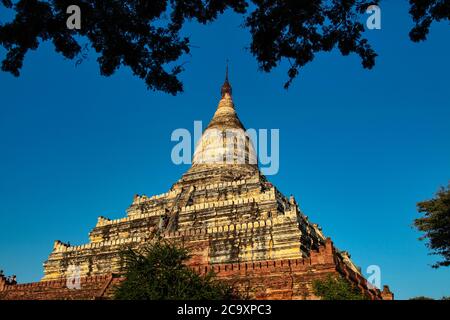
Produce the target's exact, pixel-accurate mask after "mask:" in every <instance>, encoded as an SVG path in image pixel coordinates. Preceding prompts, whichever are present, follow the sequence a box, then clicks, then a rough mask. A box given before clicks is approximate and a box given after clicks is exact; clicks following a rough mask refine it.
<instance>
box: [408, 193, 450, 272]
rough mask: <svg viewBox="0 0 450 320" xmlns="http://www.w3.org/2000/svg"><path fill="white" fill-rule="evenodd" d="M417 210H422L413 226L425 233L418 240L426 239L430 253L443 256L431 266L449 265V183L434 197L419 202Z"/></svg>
mask: <svg viewBox="0 0 450 320" xmlns="http://www.w3.org/2000/svg"><path fill="white" fill-rule="evenodd" d="M417 208H418V211H419V212H424V213H425V215H424V216H423V217H422V218H418V219H415V220H414V226H415V227H416V228H417V229H418V230H419V231H422V232H424V233H425V234H424V235H423V236H422V237H421V238H420V240H424V239H427V240H428V243H427V246H428V247H429V248H430V249H431V254H435V255H440V256H442V257H443V258H444V260H443V261H439V262H437V263H435V264H434V265H433V268H439V267H442V266H445V267H447V266H449V265H450V185H449V186H448V187H447V188H441V189H440V190H439V191H438V192H437V194H436V197H435V198H433V199H431V200H428V201H423V202H419V203H418V204H417Z"/></svg>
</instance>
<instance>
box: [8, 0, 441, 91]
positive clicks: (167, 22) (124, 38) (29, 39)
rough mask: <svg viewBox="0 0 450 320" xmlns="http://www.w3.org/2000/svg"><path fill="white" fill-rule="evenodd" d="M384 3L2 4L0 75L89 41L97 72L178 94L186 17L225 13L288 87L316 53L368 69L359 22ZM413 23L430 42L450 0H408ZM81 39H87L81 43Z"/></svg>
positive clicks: (73, 52)
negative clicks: (127, 73)
mask: <svg viewBox="0 0 450 320" xmlns="http://www.w3.org/2000/svg"><path fill="white" fill-rule="evenodd" d="M379 2H380V0H208V1H206V0H153V1H146V0H108V1H106V0H47V1H44V0H18V1H17V2H16V3H15V4H13V3H12V1H11V0H0V6H2V5H3V6H4V7H6V8H10V9H12V10H14V12H15V18H14V19H13V20H12V21H11V22H8V23H4V24H0V45H1V46H3V47H4V48H5V49H6V50H7V54H6V57H5V59H4V60H3V62H2V66H1V68H2V70H3V71H6V72H10V73H12V74H13V75H15V76H19V74H20V70H21V68H22V65H23V61H24V58H25V55H26V54H27V53H28V51H29V50H36V49H37V48H38V47H39V45H40V43H41V42H44V41H51V42H53V45H54V46H55V51H56V52H58V53H60V54H62V55H63V56H64V57H66V58H68V59H76V60H77V61H82V57H83V56H84V55H85V54H86V53H85V52H84V51H83V48H87V47H88V46H87V45H88V44H89V46H90V47H91V48H93V49H94V50H95V51H96V52H97V53H98V55H99V57H98V59H97V61H98V64H99V67H100V73H101V74H102V75H104V76H111V75H112V74H113V73H114V72H115V71H116V70H117V69H118V68H119V67H120V66H125V67H129V68H130V69H131V70H132V72H133V74H134V75H136V76H138V77H139V78H141V79H143V80H144V81H145V83H146V85H147V88H149V89H152V90H161V91H164V92H167V93H171V94H177V93H178V92H181V91H182V90H183V85H182V83H181V81H180V80H179V78H178V75H179V74H180V72H182V71H183V63H180V58H181V57H183V56H184V55H186V54H189V53H190V49H191V47H190V42H189V38H188V37H182V36H181V35H180V34H181V31H182V28H183V25H184V23H185V22H186V21H187V20H193V21H197V22H198V23H201V24H207V23H210V22H213V21H215V20H216V19H217V18H218V17H219V15H221V14H222V13H223V12H224V11H225V10H227V9H230V10H233V11H234V12H236V13H238V14H241V15H243V25H242V26H243V27H244V28H248V29H249V30H250V33H251V36H252V39H251V43H250V48H249V51H250V52H251V54H253V56H255V58H256V60H257V62H258V65H259V68H260V69H261V70H263V71H265V72H270V71H271V70H272V69H273V68H274V67H276V66H278V65H279V64H280V63H281V62H282V61H284V60H287V61H288V62H289V64H290V67H289V69H288V80H287V82H286V83H285V87H286V88H287V87H288V86H289V85H290V84H291V82H292V81H293V79H295V78H296V77H297V75H298V74H299V71H300V69H301V68H302V67H304V66H305V65H306V64H307V63H310V62H311V61H313V60H314V57H315V55H316V54H317V53H319V52H329V51H331V50H332V49H334V48H337V49H339V51H340V52H341V54H342V55H344V56H347V55H349V54H352V53H354V54H357V55H358V56H359V57H360V58H361V62H362V66H363V67H364V68H367V69H371V68H372V67H373V66H374V65H375V58H376V56H377V54H376V53H375V51H374V50H373V49H372V47H371V46H370V44H369V42H368V40H367V39H366V38H364V37H363V32H364V25H363V23H361V21H362V20H364V19H361V18H362V16H363V15H364V14H365V11H366V9H367V8H368V7H369V5H372V4H378V3H379ZM410 3H411V10H410V13H411V15H412V17H413V20H414V22H415V23H416V25H415V27H414V29H413V30H412V31H411V38H412V39H413V40H415V41H418V40H423V39H425V38H426V35H427V33H428V30H429V27H430V25H431V22H432V21H433V20H436V21H440V20H445V19H448V17H449V1H448V0H410ZM70 5H77V6H79V7H80V9H81V13H82V26H81V29H75V30H68V28H67V26H66V20H67V19H68V15H67V13H66V10H67V8H68V7H69V6H70ZM83 41H85V42H86V44H85V45H82V43H83Z"/></svg>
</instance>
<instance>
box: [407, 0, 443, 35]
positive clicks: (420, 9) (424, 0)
mask: <svg viewBox="0 0 450 320" xmlns="http://www.w3.org/2000/svg"><path fill="white" fill-rule="evenodd" d="M409 3H410V5H411V9H410V10H409V13H410V14H411V16H412V18H413V21H414V24H415V26H414V28H413V29H412V30H411V32H410V33H409V37H410V38H411V40H412V41H414V42H419V41H423V40H426V38H427V35H428V33H429V31H430V26H431V24H432V23H433V21H445V20H447V21H448V20H450V1H449V0H409Z"/></svg>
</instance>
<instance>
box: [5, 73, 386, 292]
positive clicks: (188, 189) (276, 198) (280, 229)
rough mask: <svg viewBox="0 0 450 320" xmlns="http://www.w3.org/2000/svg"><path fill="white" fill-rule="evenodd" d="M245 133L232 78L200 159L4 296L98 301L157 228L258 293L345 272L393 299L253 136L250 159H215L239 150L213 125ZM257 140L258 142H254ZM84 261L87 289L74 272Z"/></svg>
mask: <svg viewBox="0 0 450 320" xmlns="http://www.w3.org/2000/svg"><path fill="white" fill-rule="evenodd" d="M228 129H233V130H235V131H236V132H241V131H242V132H244V127H243V126H242V123H241V121H240V120H239V118H238V116H237V114H236V112H235V107H234V103H233V100H232V97H231V86H230V85H229V83H228V81H226V82H225V84H224V86H223V88H222V99H221V100H220V102H219V105H218V108H217V111H216V113H215V115H214V117H213V119H212V121H211V123H210V124H209V126H208V127H207V129H206V130H205V132H204V133H203V136H202V139H201V141H200V143H199V145H198V146H197V148H196V150H195V153H194V161H193V165H192V167H191V168H190V169H189V170H188V171H187V172H186V173H185V174H184V175H183V176H182V177H181V179H180V180H179V181H177V182H176V183H175V184H174V185H173V186H172V188H171V189H170V190H169V191H168V192H166V193H164V194H161V195H155V196H152V197H147V196H145V195H143V196H138V195H136V196H135V197H134V199H133V202H132V204H131V205H130V207H129V208H128V209H127V215H126V216H125V217H124V218H121V219H116V220H110V219H108V218H105V217H99V218H98V221H97V225H96V226H95V228H94V229H93V230H92V231H91V232H90V234H89V239H90V241H89V243H87V244H84V245H79V246H70V245H68V244H65V243H63V242H61V241H55V243H54V247H53V251H52V252H51V254H50V255H49V257H48V259H47V261H45V263H44V277H43V279H42V281H41V282H38V283H32V284H22V285H7V284H5V283H4V282H3V284H2V282H1V281H0V298H3V299H98V298H107V297H110V296H111V294H112V292H113V289H112V288H113V286H114V284H116V283H118V282H120V281H121V279H122V278H121V277H120V276H119V275H120V274H121V273H122V271H123V266H122V265H121V261H120V256H119V253H120V252H121V250H123V249H124V248H126V247H131V248H134V249H139V248H141V247H142V246H144V245H146V244H148V243H149V242H150V241H152V239H153V237H154V236H155V234H160V235H161V236H163V237H164V238H167V239H171V240H173V241H176V242H179V243H183V244H184V245H186V246H187V247H188V248H189V249H190V251H191V253H192V255H193V256H192V259H191V261H190V262H189V265H190V266H191V267H192V268H194V269H195V270H197V271H198V272H200V273H203V272H206V271H208V270H210V269H214V271H215V272H216V273H217V275H218V277H220V278H222V279H223V280H225V281H229V282H230V283H232V284H233V285H236V286H237V287H238V288H239V289H240V291H241V292H242V293H244V294H246V295H248V297H250V298H253V299H314V298H317V297H314V295H313V294H312V289H311V285H312V281H313V280H314V279H317V278H321V277H324V276H326V275H327V274H330V273H331V274H333V273H335V274H337V273H339V274H341V275H343V276H345V277H346V278H348V279H349V280H350V281H352V282H353V283H355V284H356V285H358V286H359V287H360V288H361V290H362V291H364V292H365V293H366V294H367V295H369V296H370V297H371V298H373V299H382V298H385V299H390V298H392V297H393V296H392V295H391V293H390V291H389V290H388V289H387V288H385V290H383V292H380V291H379V290H375V289H370V288H369V287H368V285H367V282H366V280H365V279H364V278H363V277H362V276H361V274H360V272H359V270H358V268H357V267H356V266H355V265H354V264H353V263H352V261H351V259H350V256H349V255H348V254H346V253H345V252H340V251H339V250H337V249H335V248H334V246H333V244H332V242H331V240H329V239H326V238H325V237H324V235H323V234H322V231H321V229H320V227H319V226H318V225H317V224H314V223H312V222H310V221H309V219H308V217H307V216H306V215H305V214H303V213H302V212H301V211H300V209H299V207H298V205H297V202H296V200H295V199H294V197H290V198H287V197H285V196H284V195H283V194H282V193H281V192H280V191H279V190H278V189H277V188H276V187H275V186H273V185H272V184H271V183H270V182H269V181H268V180H267V179H266V177H265V176H263V175H262V174H261V172H260V171H259V169H258V166H257V164H255V163H253V162H252V160H255V155H254V150H253V147H252V146H251V144H248V143H247V144H245V143H244V145H245V146H244V149H243V150H241V151H242V154H241V156H242V158H243V159H245V163H236V161H234V160H236V159H234V160H233V159H232V160H233V161H231V162H230V163H229V162H227V163H207V162H205V161H204V159H205V155H207V156H214V157H217V156H219V158H220V157H224V156H225V155H229V154H231V155H234V156H236V157H237V155H238V151H237V150H236V143H235V144H233V143H231V144H224V141H222V140H221V141H217V140H216V139H215V137H216V136H215V135H214V134H211V132H212V131H211V130H219V131H220V130H223V131H220V132H225V130H228ZM247 142H248V141H247ZM74 266H76V267H78V268H79V271H80V276H81V277H82V279H83V280H82V284H81V285H82V289H81V290H70V289H68V288H67V287H66V285H65V281H66V280H65V279H66V278H68V277H70V276H71V272H72V271H71V270H72V269H73V267H74Z"/></svg>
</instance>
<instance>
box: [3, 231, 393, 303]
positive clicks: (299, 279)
mask: <svg viewBox="0 0 450 320" xmlns="http://www.w3.org/2000/svg"><path fill="white" fill-rule="evenodd" d="M205 248H206V247H205V246H204V245H203V246H200V247H199V248H198V253H202V252H204V250H206V249H205ZM190 266H191V267H192V268H193V269H194V270H195V271H197V272H198V273H200V274H205V273H207V272H209V271H211V270H213V271H214V272H215V273H216V274H217V277H218V278H219V279H222V280H224V281H226V282H228V283H229V284H232V285H234V286H235V287H236V288H238V289H239V291H240V292H241V293H242V294H243V295H245V296H246V297H248V298H250V299H275V300H276V299H289V300H291V299H302V300H304V299H317V298H318V297H316V296H314V294H313V292H312V283H313V281H314V280H316V279H323V278H325V277H327V275H329V274H336V275H337V274H340V275H342V276H344V277H346V278H347V279H349V280H350V281H351V282H352V283H354V284H356V285H357V286H358V287H359V288H360V289H361V290H362V291H363V292H365V293H366V294H367V295H368V296H369V297H370V298H371V299H374V300H379V299H386V300H392V299H393V294H392V293H391V292H390V291H389V288H388V287H387V286H385V287H384V289H383V291H380V290H378V289H375V288H371V287H370V285H369V284H368V283H367V280H366V279H365V278H364V277H362V276H361V275H360V274H358V273H356V272H354V271H353V270H352V269H350V268H349V267H348V266H347V265H346V264H344V263H343V262H342V260H341V259H339V258H338V256H337V255H336V252H335V249H334V246H333V243H332V242H331V240H327V241H326V243H325V245H324V246H321V247H320V248H319V250H318V251H312V252H311V255H310V257H308V258H303V259H286V260H266V261H258V262H251V263H250V262H249V263H236V264H215V265H206V264H201V259H200V257H198V256H197V257H195V256H194V257H193V260H192V261H191V263H190ZM122 280H123V278H122V277H121V276H120V275H115V274H108V275H104V276H93V277H84V278H81V289H79V290H77V289H68V288H67V285H66V280H65V279H61V280H55V281H41V282H36V283H29V284H16V285H5V284H4V283H3V285H2V282H1V281H0V299H7V300H17V299H26V300H50V299H65V300H70V299H83V300H85V299H108V298H110V297H111V296H112V295H113V293H114V286H115V285H117V284H118V283H120V281H122Z"/></svg>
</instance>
